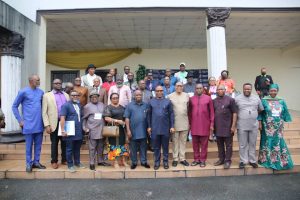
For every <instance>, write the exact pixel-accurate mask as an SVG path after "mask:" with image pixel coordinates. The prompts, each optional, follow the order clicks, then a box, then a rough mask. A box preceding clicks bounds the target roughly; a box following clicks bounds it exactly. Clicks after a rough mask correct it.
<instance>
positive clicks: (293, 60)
mask: <svg viewBox="0 0 300 200" xmlns="http://www.w3.org/2000/svg"><path fill="white" fill-rule="evenodd" d="M227 53H228V70H229V71H230V76H231V77H232V78H233V79H234V80H235V81H236V87H237V89H238V90H240V91H241V90H242V85H243V83H245V82H250V83H254V80H255V77H256V76H257V75H258V74H259V73H260V68H261V67H262V66H266V67H267V69H268V72H269V74H271V75H272V77H273V79H274V81H275V82H276V83H278V84H279V85H280V93H279V95H280V96H282V97H284V98H285V99H286V100H287V103H288V106H289V107H290V108H291V109H295V110H300V103H299V100H300V94H299V93H297V91H300V84H299V82H298V78H299V75H300V50H299V49H294V50H286V51H282V50H280V49H228V50H227ZM180 62H185V63H186V65H187V68H191V67H192V68H207V67H206V66H207V58H206V49H144V50H143V52H142V54H132V55H131V56H129V57H127V58H126V59H124V60H122V61H119V62H117V63H114V64H113V65H110V66H106V67H103V68H101V69H108V68H117V69H118V71H119V72H123V66H125V65H129V66H130V67H131V70H132V71H135V70H136V69H137V66H138V64H142V65H145V66H146V67H147V68H161V69H162V68H177V67H178V65H179V63H180ZM51 70H67V69H63V68H59V67H56V66H53V65H50V64H47V70H46V71H47V76H46V77H47V80H46V82H47V89H50V74H51V73H50V72H51ZM83 74H84V70H81V75H83Z"/></svg>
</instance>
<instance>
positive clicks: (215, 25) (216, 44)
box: [206, 8, 230, 79]
mask: <svg viewBox="0 0 300 200" xmlns="http://www.w3.org/2000/svg"><path fill="white" fill-rule="evenodd" d="M206 14H207V31H206V37H207V63H208V75H209V76H214V77H215V78H217V79H218V78H219V77H220V75H221V71H222V70H227V55H226V38H225V19H227V18H228V17H229V14H230V9H228V8H208V9H207V10H206Z"/></svg>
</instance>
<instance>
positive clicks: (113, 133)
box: [102, 122, 119, 137]
mask: <svg viewBox="0 0 300 200" xmlns="http://www.w3.org/2000/svg"><path fill="white" fill-rule="evenodd" d="M102 136H103V137H119V126H115V125H114V123H113V122H112V126H103V129H102Z"/></svg>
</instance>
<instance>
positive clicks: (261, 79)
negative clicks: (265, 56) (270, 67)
mask: <svg viewBox="0 0 300 200" xmlns="http://www.w3.org/2000/svg"><path fill="white" fill-rule="evenodd" d="M271 84H273V79H272V77H271V76H270V75H267V69H266V68H265V67H263V68H261V75H259V76H257V77H256V79H255V83H254V87H255V90H256V93H257V95H258V96H259V97H260V98H263V97H264V96H268V95H269V86H270V85H271Z"/></svg>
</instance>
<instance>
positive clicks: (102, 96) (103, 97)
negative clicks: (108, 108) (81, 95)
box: [88, 87, 108, 105]
mask: <svg viewBox="0 0 300 200" xmlns="http://www.w3.org/2000/svg"><path fill="white" fill-rule="evenodd" d="M92 91H96V88H95V87H89V88H88V93H89V94H88V99H89V102H90V101H91V99H90V94H91V92H92ZM98 94H99V95H100V96H99V102H101V103H103V104H105V105H107V100H108V96H107V92H106V89H104V88H102V87H100V90H99V91H98Z"/></svg>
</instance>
